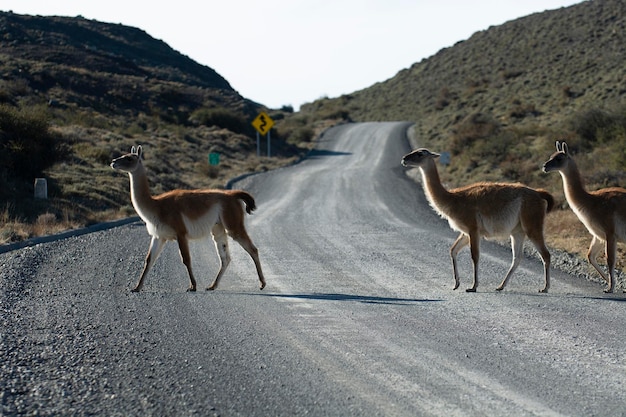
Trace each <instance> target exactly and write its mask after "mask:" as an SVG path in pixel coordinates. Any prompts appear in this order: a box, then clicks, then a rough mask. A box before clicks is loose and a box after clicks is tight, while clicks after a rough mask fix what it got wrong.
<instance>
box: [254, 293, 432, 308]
mask: <svg viewBox="0 0 626 417" xmlns="http://www.w3.org/2000/svg"><path fill="white" fill-rule="evenodd" d="M255 295H259V296H263V297H275V298H289V299H297V300H319V301H356V302H360V303H368V304H396V305H411V304H415V303H432V302H439V301H444V300H439V299H417V298H395V297H376V296H371V295H354V294H335V293H331V294H326V293H313V294H268V293H263V294H261V293H258V294H255Z"/></svg>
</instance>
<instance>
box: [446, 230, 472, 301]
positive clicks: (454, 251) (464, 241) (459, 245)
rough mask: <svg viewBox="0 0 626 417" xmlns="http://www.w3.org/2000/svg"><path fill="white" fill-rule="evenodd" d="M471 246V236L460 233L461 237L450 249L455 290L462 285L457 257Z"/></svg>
mask: <svg viewBox="0 0 626 417" xmlns="http://www.w3.org/2000/svg"><path fill="white" fill-rule="evenodd" d="M468 244H469V236H467V235H466V234H465V233H460V234H459V237H457V238H456V240H455V241H454V243H453V244H452V247H451V248H450V258H452V273H453V274H454V288H453V289H454V290H456V289H457V288H459V285H460V283H461V281H460V279H459V272H458V270H457V267H456V257H457V255H458V254H459V251H460V250H461V249H463V248H464V247H466V246H467V245H468Z"/></svg>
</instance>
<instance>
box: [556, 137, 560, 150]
mask: <svg viewBox="0 0 626 417" xmlns="http://www.w3.org/2000/svg"><path fill="white" fill-rule="evenodd" d="M556 151H557V152H561V142H559V141H558V140H557V141H556Z"/></svg>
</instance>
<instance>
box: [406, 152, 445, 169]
mask: <svg viewBox="0 0 626 417" xmlns="http://www.w3.org/2000/svg"><path fill="white" fill-rule="evenodd" d="M436 158H439V154H438V153H434V152H431V151H429V150H428V149H425V148H419V149H416V150H414V151H413V152H411V153H409V154H406V155H404V156H403V157H402V166H405V167H420V166H423V165H424V163H425V162H426V161H428V160H430V159H436Z"/></svg>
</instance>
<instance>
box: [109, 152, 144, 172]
mask: <svg viewBox="0 0 626 417" xmlns="http://www.w3.org/2000/svg"><path fill="white" fill-rule="evenodd" d="M142 153H143V151H142V149H141V145H139V146H137V147H136V148H135V147H134V146H133V147H132V148H131V149H130V153H127V154H126V155H122V156H120V157H119V158H115V159H114V160H113V161H111V168H113V169H116V170H118V171H122V172H128V173H130V172H134V171H135V170H136V169H137V167H138V166H140V165H141V156H142Z"/></svg>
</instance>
